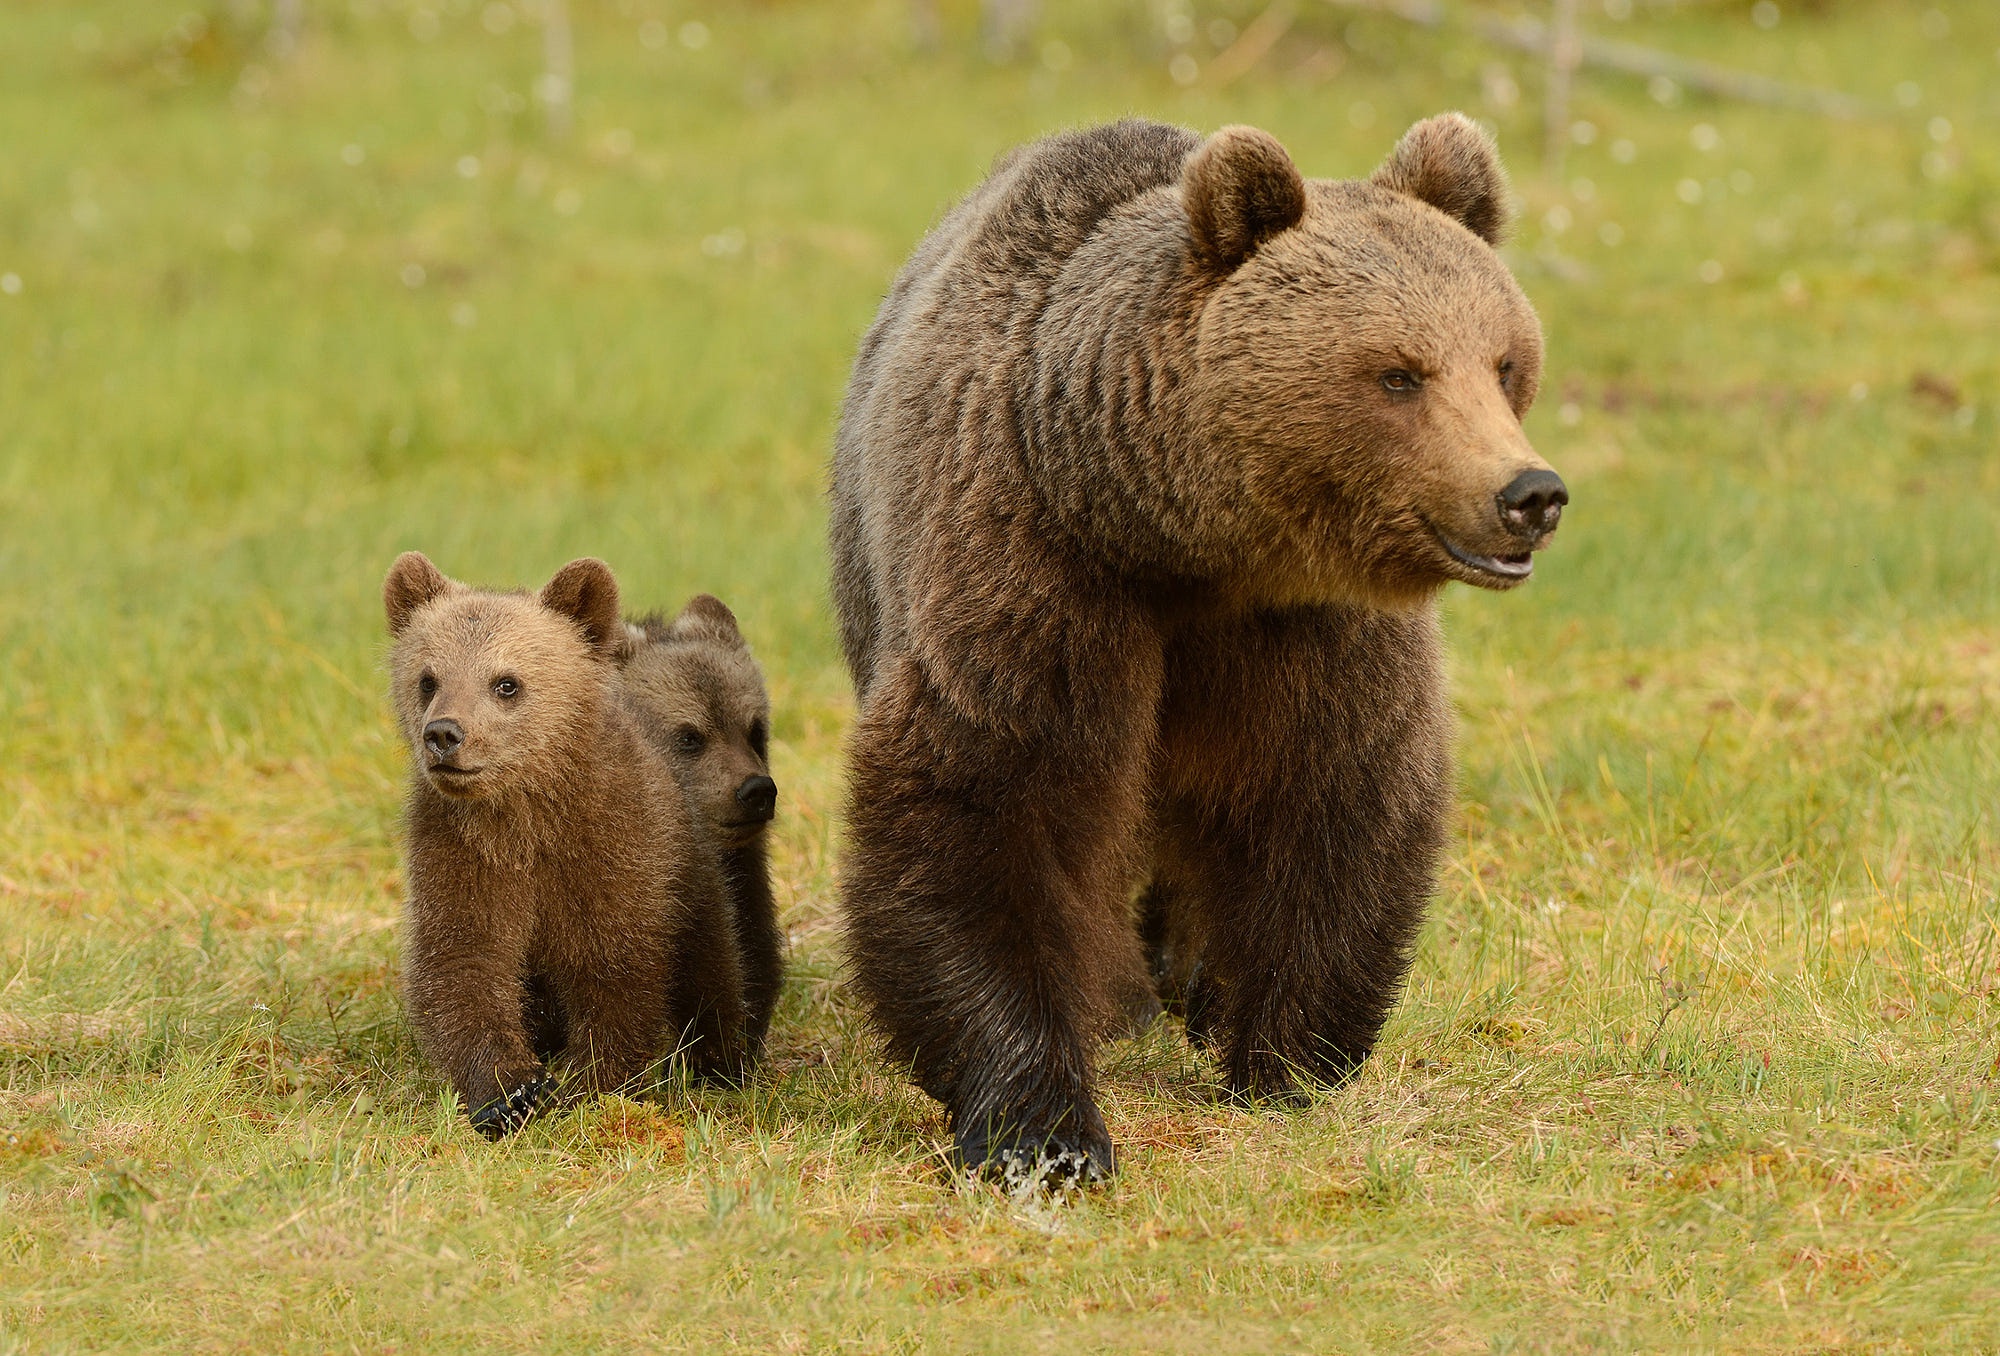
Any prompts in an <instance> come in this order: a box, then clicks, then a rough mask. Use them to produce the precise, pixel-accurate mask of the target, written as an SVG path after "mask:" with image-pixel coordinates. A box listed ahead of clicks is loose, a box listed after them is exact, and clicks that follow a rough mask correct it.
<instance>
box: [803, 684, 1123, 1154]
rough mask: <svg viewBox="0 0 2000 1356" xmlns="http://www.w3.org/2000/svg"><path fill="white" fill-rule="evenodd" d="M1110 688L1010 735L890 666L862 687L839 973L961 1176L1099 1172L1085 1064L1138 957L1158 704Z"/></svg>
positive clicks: (1099, 1142)
mask: <svg viewBox="0 0 2000 1356" xmlns="http://www.w3.org/2000/svg"><path fill="white" fill-rule="evenodd" d="M1155 672H1156V671H1155ZM1124 676H1126V675H1121V674H1117V673H1111V674H1106V675H1103V676H1102V681H1103V689H1102V690H1103V691H1106V692H1108V693H1109V694H1110V699H1109V701H1107V700H1106V699H1105V698H1104V697H1101V696H1099V697H1092V698H1089V699H1085V700H1080V701H1071V702H1067V703H1065V704H1064V705H1065V710H1064V711H1063V719H1062V720H1061V721H1060V722H1059V721H1058V720H1056V719H1054V718H1051V717H1049V716H1048V713H1047V712H1041V713H1040V714H1042V715H1043V717H1044V718H1043V719H1042V720H1040V721H1038V722H1036V724H1037V725H1038V726H1039V728H1034V729H1031V730H1027V731H1022V730H1020V729H1019V728H1018V727H1017V728H1016V729H1014V730H1009V729H1008V728H1006V727H1005V726H1002V725H1000V724H998V723H997V722H987V721H974V720H970V719H968V718H966V717H965V716H964V715H963V714H961V712H960V711H959V710H958V709H957V708H956V707H955V706H954V705H953V704H952V703H951V702H950V701H949V700H948V699H947V698H946V697H944V696H943V695H942V694H940V693H939V692H937V691H936V690H935V689H934V688H933V687H932V686H931V685H930V684H929V683H928V682H927V680H926V678H925V676H924V675H923V673H922V671H921V670H920V668H919V667H918V665H917V664H916V663H915V661H913V660H911V659H908V658H905V659H903V660H901V661H900V662H899V663H898V664H897V666H896V667H895V668H893V669H891V670H890V671H889V672H887V673H885V674H882V675H880V676H879V677H878V679H877V681H876V682H875V683H874V684H872V685H871V687H870V690H869V694H868V699H867V705H866V708H865V709H864V711H863V712H862V715H861V718H860V720H859V722H858V725H857V728H856V731H855V735H854V739H853V744H852V758H853V776H852V780H851V791H850V795H851V800H850V806H849V819H848V832H849V850H848V854H847V858H846V863H845V869H844V872H843V895H844V899H845V904H846V914H847V925H848V955H849V960H850V963H851V964H852V965H853V967H854V973H855V976H856V978H857V980H858V981H859V986H860V988H861V991H862V993H863V994H864V996H865V997H866V998H867V1000H868V1003H869V1005H870V1007H871V1009H872V1011H873V1014H874V1017H875V1020H876V1022H877V1024H878V1025H879V1026H880V1028H881V1029H882V1030H883V1031H884V1033H885V1034H886V1035H887V1037H888V1040H889V1045H890V1049H891V1053H892V1055H894V1056H895V1057H897V1058H900V1059H902V1060H904V1061H907V1062H908V1063H909V1064H910V1065H911V1066H912V1067H913V1068H914V1070H915V1073H916V1076H917V1079H918V1082H919V1083H920V1084H921V1085H922V1086H923V1088H924V1089H925V1091H927V1092H929V1093H930V1094H931V1095H932V1096H934V1097H936V1098H938V1099H939V1100H940V1101H942V1102H943V1103H944V1104H945V1106H946V1108H947V1111H948V1113H949V1117H950V1124H951V1129H952V1134H953V1138H954V1141H955V1143H956V1148H957V1152H958V1156H959V1160H960V1162H961V1163H962V1164H963V1165H964V1166H965V1167H966V1168H968V1169H972V1170H975V1171H981V1172H987V1173H992V1174H995V1175H998V1176H1001V1177H1004V1178H1010V1179H1019V1178H1021V1177H1028V1178H1032V1179H1056V1180H1080V1181H1094V1180H1098V1179H1101V1178H1103V1177H1106V1176H1108V1175H1109V1174H1110V1173H1111V1172H1112V1170H1113V1166H1114V1159H1113V1155H1112V1148H1111V1140H1110V1136H1109V1135H1108V1133H1107V1132H1106V1130H1105V1127H1104V1119H1103V1117H1102V1115H1101V1114H1100V1113H1099V1112H1098V1109H1097V1105H1096V1103H1095V1101H1094V1100H1093V1098H1092V1095H1091V1085H1092V1081H1093V1080H1092V1059H1093V1054H1094V1050H1095V1044H1096V1040H1097V1037H1098V1034H1099V1033H1100V1032H1101V1031H1102V1030H1103V1029H1104V1027H1105V1024H1106V1022H1107V1019H1108V1018H1109V1017H1110V1015H1111V1011H1110V1010H1111V1007H1112V1004H1113V1001H1114V998H1115V996H1116V994H1115V989H1116V985H1117V982H1118V980H1119V979H1120V978H1121V977H1124V976H1128V975H1131V974H1133V973H1136V972H1137V970H1138V966H1139V963H1140V962H1139V958H1138V956H1137V954H1136V952H1137V939H1136V936H1135V935H1134V933H1133V931H1132V927H1131V923H1130V919H1129V916H1128V910H1127V905H1126V893H1127V891H1128V889H1129V884H1130V881H1131V879H1132V875H1133V872H1134V870H1135V869H1136V866H1137V861H1136V858H1137V849H1136V844H1137V842H1138V840H1139V837H1140V831H1141V827H1142V824H1143V821H1144V817H1145V809H1146V802H1145V794H1144V780H1143V779H1144V771H1145V765H1146V761H1147V757H1148V753H1149V748H1148V740H1147V737H1146V736H1147V734H1148V733H1149V732H1150V729H1151V723H1152V721H1153V719H1154V718H1155V716H1154V708H1153V706H1152V693H1153V692H1156V691H1157V688H1156V686H1155V687H1153V688H1151V689H1149V688H1147V687H1146V685H1145V684H1144V682H1143V681H1134V682H1132V683H1131V684H1129V685H1128V684H1121V683H1120V682H1119V681H1118V680H1119V679H1120V678H1121V677H1124ZM1144 676H1145V675H1143V674H1142V675H1141V678H1143V677H1144ZM1155 682H1156V679H1155ZM1134 689H1136V690H1137V691H1136V700H1135V699H1134V698H1135V693H1134ZM1056 705H1057V704H1056V703H1050V704H1049V710H1050V711H1053V710H1054V709H1055V707H1056ZM1030 714H1034V713H1030ZM1010 715H1014V716H1016V717H1017V719H1021V718H1023V717H1022V715H1021V713H1020V712H1019V711H1016V712H1013V713H1010Z"/></svg>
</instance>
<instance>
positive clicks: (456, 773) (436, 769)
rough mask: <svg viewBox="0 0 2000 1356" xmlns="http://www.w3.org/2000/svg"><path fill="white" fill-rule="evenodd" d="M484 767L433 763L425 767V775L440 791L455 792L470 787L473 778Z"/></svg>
mask: <svg viewBox="0 0 2000 1356" xmlns="http://www.w3.org/2000/svg"><path fill="white" fill-rule="evenodd" d="M482 770H483V769H480V768H476V767H460V766H458V765H457V764H456V763H432V764H431V765H430V766H429V767H427V768H425V769H424V775H426V776H428V777H429V778H430V779H431V785H432V786H435V787H436V788H437V789H438V790H440V791H445V792H453V791H459V790H462V789H469V788H470V787H471V785H472V782H473V779H474V778H476V777H477V776H478V775H479V774H480V772H481V771H482Z"/></svg>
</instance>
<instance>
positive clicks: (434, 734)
mask: <svg viewBox="0 0 2000 1356" xmlns="http://www.w3.org/2000/svg"><path fill="white" fill-rule="evenodd" d="M464 744H465V729H464V727H463V726H461V725H460V724H459V723H458V722H457V721H455V720H452V719H451V718H450V717H445V718H443V719H440V720H434V721H431V722H430V723H429V724H427V725H425V726H424V752H426V753H428V754H430V756H431V762H433V763H452V762H456V761H457V760H458V751H459V749H460V748H461V747H462V746H463V745H464Z"/></svg>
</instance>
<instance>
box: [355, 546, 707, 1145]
mask: <svg viewBox="0 0 2000 1356" xmlns="http://www.w3.org/2000/svg"><path fill="white" fill-rule="evenodd" d="M382 593H383V602H384V605H385V606H386V608H387V611H388V615H389V630H390V633H391V634H392V635H393V636H394V638H395V645H394V649H393V651H392V654H391V658H390V671H391V679H392V682H393V683H394V685H395V686H394V693H395V703H396V713H397V716H398V718H399V721H400V723H401V726H402V730H403V734H404V737H405V738H406V739H407V740H408V741H409V745H410V750H411V755H412V762H413V767H412V776H411V779H410V793H409V802H408V807H407V826H408V833H409V903H408V933H407V935H406V938H405V943H404V948H403V973H404V985H405V989H406V992H407V995H408V999H409V1005H410V1015H411V1020H412V1022H413V1023H414V1025H415V1026H416V1031H417V1039H418V1042H419V1043H420V1044H421V1045H422V1047H423V1049H424V1053H425V1054H426V1055H427V1056H429V1058H430V1059H431V1060H432V1061H433V1062H434V1063H436V1064H437V1066H438V1067H439V1068H440V1069H442V1070H443V1071H444V1074H445V1076H446V1077H448V1078H449V1079H450V1080H451V1083H452V1086H453V1087H454V1088H456V1089H457V1091H458V1095H459V1097H460V1098H461V1099H463V1101H464V1104H465V1108H466V1110H467V1112H468V1113H469V1114H470V1115H471V1118H472V1123H473V1125H474V1127H476V1128H477V1129H478V1130H479V1131H480V1133H482V1134H484V1135H486V1136H487V1137H488V1138H498V1137H499V1136H501V1135H504V1134H506V1133H507V1132H508V1131H510V1130H513V1129H515V1128H517V1127H518V1126H520V1125H521V1124H523V1123H524V1122H525V1121H526V1120H527V1119H528V1118H529V1117H530V1116H531V1115H533V1114H534V1112H535V1111H536V1110H537V1109H538V1107H540V1106H541V1105H542V1104H543V1103H544V1102H545V1101H546V1100H547V1098H548V1096H549V1094H550V1092H551V1089H552V1080H551V1077H550V1073H549V1070H548V1068H547V1066H546V1065H545V1062H544V1061H547V1060H551V1059H553V1058H555V1057H556V1056H557V1055H561V1056H562V1058H563V1063H564V1065H565V1066H566V1072H567V1073H568V1074H570V1075H571V1076H573V1078H574V1080H575V1084H576V1087H577V1088H578V1090H579V1091H582V1092H597V1091H610V1090H614V1089H618V1088H622V1087H625V1086H627V1085H629V1084H631V1083H632V1082H633V1081H634V1080H635V1079H637V1078H638V1077H639V1076H640V1075H641V1074H642V1073H644V1072H645V1070H646V1068H647V1066H648V1065H649V1064H650V1063H651V1062H652V1061H653V1060H654V1059H655V1058H656V1057H657V1056H658V1055H659V1054H661V1053H662V1045H663V1037H664V1036H665V1035H666V1032H667V1028H668V1022H669V1018H670V1011H671V1010H672V1009H673V1007H674V1005H676V1004H692V1005H694V1006H696V1007H699V1008H700V1009H702V1010H703V1011H705V1012H707V1013H708V1014H710V1030H709V1031H708V1032H707V1033H706V1034H707V1035H708V1036H709V1037H710V1038H711V1039H713V1040H714V1042H715V1043H716V1050H715V1052H714V1056H713V1057H714V1059H715V1060H716V1062H717V1063H720V1064H730V1063H740V1060H741V1047H742V1026H743V1014H742V998H741V994H742V979H741V975H740V973H739V971H738V969H737V966H736V963H735V951H734V947H733V945H731V944H729V938H728V936H727V933H726V919H725V917H724V913H723V909H724V905H723V899H722V881H721V878H720V874H719V871H718V869H717V865H716V862H715V858H714V855H713V851H712V848H711V847H710V845H709V843H708V839H707V836H706V835H705V834H704V833H702V832H701V831H699V830H698V829H697V828H696V826H695V825H694V824H693V823H692V822H691V821H690V818H689V815H688V810H687V806H686V803H685V801H684V800H683V798H682V796H681V793H680V790H679V787H678V786H677V785H676V784H675V781H674V777H673V772H672V769H670V768H669V767H668V766H667V763H666V761H665V759H663V758H662V757H661V756H660V755H659V753H658V752H657V751H656V750H655V749H654V748H653V747H652V746H651V745H650V744H649V743H647V741H646V740H645V739H644V737H643V736H642V735H641V734H640V733H639V729H638V726H637V723H636V722H635V721H634V720H633V718H632V716H631V715H630V713H629V712H628V711H627V710H626V708H625V705H624V703H623V702H622V701H621V700H620V698H619V695H618V670H617V667H616V658H617V655H618V654H619V652H620V650H621V648H622V646H623V645H624V642H625V632H624V627H623V624H622V623H621V622H620V620H619V616H618V586H617V584H616V582H615V581H614V580H613V579H612V577H611V571H610V570H609V569H608V568H606V567H605V565H604V564H603V562H601V561H596V560H577V561H572V562H571V563H570V564H568V565H565V566H564V567H563V568H562V569H561V570H560V571H559V572H557V574H556V576H555V578H553V579H551V580H550V581H549V583H548V585H547V586H546V587H544V588H543V589H542V591H541V593H540V594H539V595H537V596H534V597H530V596H528V595H526V594H500V593H486V592H481V591H477V590H474V589H470V588H467V587H465V586H464V585H462V584H458V583H454V582H453V581H451V580H449V579H447V578H445V577H444V575H442V574H440V573H439V572H438V570H437V567H436V566H434V565H432V564H431V562H430V561H429V560H427V559H425V558H424V557H423V556H422V555H420V554H418V553H417V552H414V551H412V552H407V553H405V554H404V555H402V556H400V557H398V558H397V560H396V563H395V565H394V567H393V568H391V569H390V571H389V577H388V579H387V580H386V581H385V582H384V584H383V589H382ZM704 935H706V936H710V937H716V938H718V939H719V941H720V944H718V945H711V946H709V947H707V948H706V949H705V955H704V960H703V964H701V965H699V966H692V967H691V966H689V965H687V964H686V963H684V959H683V958H684V955H685V948H687V947H688V946H689V945H690V942H689V939H690V938H700V937H702V936H704Z"/></svg>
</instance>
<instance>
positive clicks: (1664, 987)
mask: <svg viewBox="0 0 2000 1356" xmlns="http://www.w3.org/2000/svg"><path fill="white" fill-rule="evenodd" d="M1653 978H1654V979H1655V980H1656V981H1658V983H1659V986H1660V1018H1659V1020H1658V1021H1656V1022H1654V1023H1653V1033H1652V1034H1651V1035H1650V1036H1648V1037H1646V1043H1645V1045H1644V1046H1642V1047H1640V1050H1639V1062H1640V1063H1641V1064H1643V1063H1645V1062H1646V1058H1647V1056H1649V1055H1651V1054H1652V1053H1653V1047H1654V1046H1655V1045H1657V1044H1659V1041H1660V1033H1661V1032H1663V1031H1665V1030H1666V1029H1667V1019H1668V1018H1670V1017H1672V1016H1673V1015H1674V1014H1675V1013H1676V1012H1679V1011H1680V1010H1681V1009H1682V1008H1683V1007H1686V1006H1687V1003H1688V1000H1689V999H1691V998H1693V997H1694V996H1695V995H1696V994H1698V993H1700V992H1701V986H1702V980H1703V979H1705V978H1706V976H1705V975H1704V976H1701V977H1699V978H1697V979H1696V980H1695V982H1694V983H1692V984H1683V983H1681V981H1679V980H1677V979H1671V978H1669V977H1668V975H1667V967H1666V966H1665V965H1662V966H1660V968H1659V969H1658V970H1656V971H1654V973H1653Z"/></svg>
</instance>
